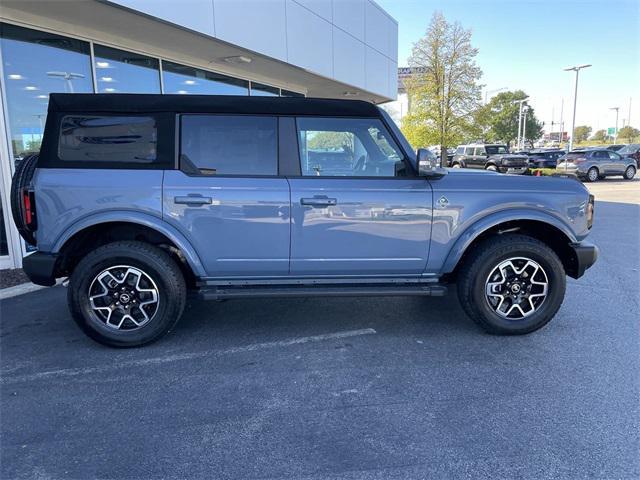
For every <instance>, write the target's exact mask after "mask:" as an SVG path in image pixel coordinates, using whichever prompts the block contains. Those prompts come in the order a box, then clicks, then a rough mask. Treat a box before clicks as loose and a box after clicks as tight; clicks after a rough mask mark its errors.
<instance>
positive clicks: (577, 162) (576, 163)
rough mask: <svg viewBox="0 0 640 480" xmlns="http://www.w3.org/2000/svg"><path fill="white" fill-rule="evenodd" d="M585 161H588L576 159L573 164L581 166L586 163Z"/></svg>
mask: <svg viewBox="0 0 640 480" xmlns="http://www.w3.org/2000/svg"><path fill="white" fill-rule="evenodd" d="M585 160H586V158H574V159H573V160H572V163H573V164H575V165H578V164H580V163H584V162H585Z"/></svg>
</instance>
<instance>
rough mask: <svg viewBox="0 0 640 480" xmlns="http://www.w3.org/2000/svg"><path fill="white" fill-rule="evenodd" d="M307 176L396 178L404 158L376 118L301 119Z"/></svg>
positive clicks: (301, 143) (302, 147)
mask: <svg viewBox="0 0 640 480" xmlns="http://www.w3.org/2000/svg"><path fill="white" fill-rule="evenodd" d="M297 125H298V139H299V142H300V159H301V172H302V175H304V176H331V177H336V176H347V177H350V176H371V177H393V176H395V175H396V172H400V171H402V169H401V168H398V167H402V166H403V165H404V163H403V160H402V159H403V155H402V154H401V153H400V150H399V148H398V146H397V145H396V143H395V142H394V141H393V138H392V137H391V136H390V135H389V132H387V130H386V128H385V127H384V125H383V123H382V122H381V121H380V120H378V119H375V118H298V119H297Z"/></svg>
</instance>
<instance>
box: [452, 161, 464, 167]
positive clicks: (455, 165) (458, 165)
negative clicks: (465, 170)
mask: <svg viewBox="0 0 640 480" xmlns="http://www.w3.org/2000/svg"><path fill="white" fill-rule="evenodd" d="M451 168H462V166H461V165H460V164H459V163H457V162H456V163H454V164H453V165H451Z"/></svg>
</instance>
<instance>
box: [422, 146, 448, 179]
mask: <svg viewBox="0 0 640 480" xmlns="http://www.w3.org/2000/svg"><path fill="white" fill-rule="evenodd" d="M417 159H418V175H419V176H421V177H442V176H444V175H446V174H447V170H446V169H444V168H442V167H441V166H440V159H439V158H436V156H435V155H434V154H433V153H431V152H430V151H429V150H427V149H426V148H419V149H418V152H417Z"/></svg>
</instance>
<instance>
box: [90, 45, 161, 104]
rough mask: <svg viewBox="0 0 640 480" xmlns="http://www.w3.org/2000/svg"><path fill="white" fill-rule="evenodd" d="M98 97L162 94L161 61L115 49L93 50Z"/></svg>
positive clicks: (97, 46)
mask: <svg viewBox="0 0 640 480" xmlns="http://www.w3.org/2000/svg"><path fill="white" fill-rule="evenodd" d="M93 54H94V56H95V60H94V63H95V68H96V84H97V89H98V93H160V61H159V60H158V59H157V58H151V57H147V56H145V55H140V54H138V53H131V52H126V51H124V50H118V49H116V48H110V47H104V46H102V45H94V46H93Z"/></svg>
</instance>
